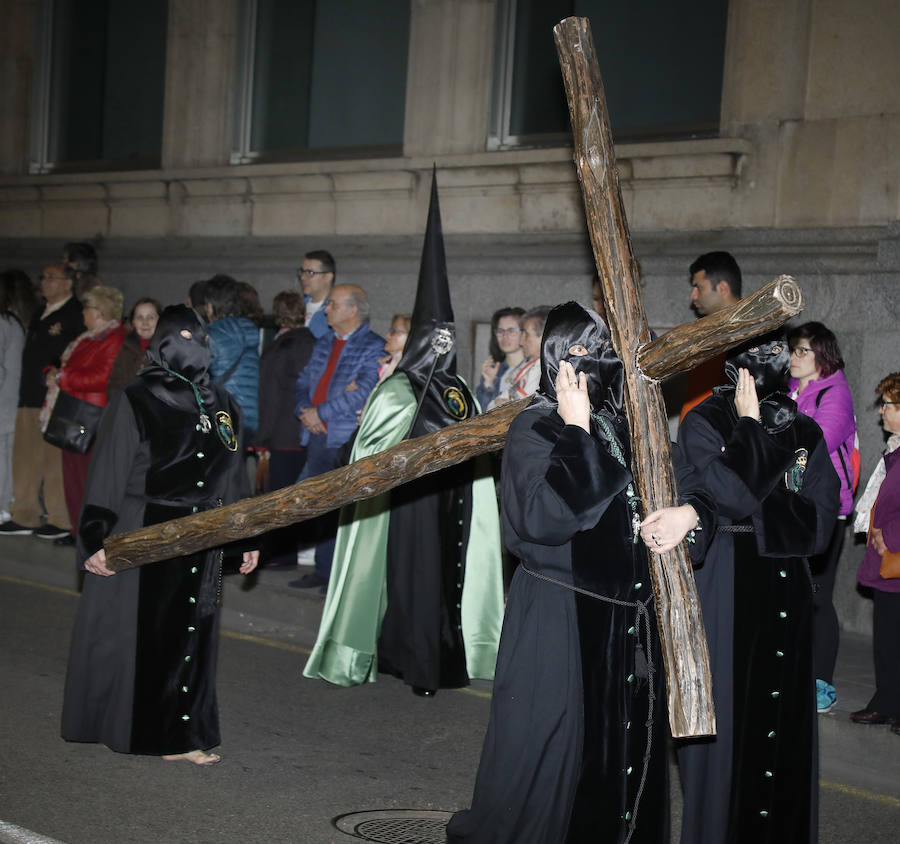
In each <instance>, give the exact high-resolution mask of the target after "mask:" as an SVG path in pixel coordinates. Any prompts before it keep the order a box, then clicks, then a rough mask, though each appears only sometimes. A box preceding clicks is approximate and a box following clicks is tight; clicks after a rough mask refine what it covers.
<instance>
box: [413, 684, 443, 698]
mask: <svg viewBox="0 0 900 844" xmlns="http://www.w3.org/2000/svg"><path fill="white" fill-rule="evenodd" d="M412 693H413V694H414V695H417V696H418V697H434V696H435V695H436V694H437V691H436V690H435V689H426V688H424V687H423V686H413V687H412Z"/></svg>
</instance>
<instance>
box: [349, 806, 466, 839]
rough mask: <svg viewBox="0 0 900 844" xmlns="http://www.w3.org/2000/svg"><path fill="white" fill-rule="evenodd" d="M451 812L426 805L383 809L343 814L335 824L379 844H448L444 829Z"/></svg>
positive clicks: (354, 834)
mask: <svg viewBox="0 0 900 844" xmlns="http://www.w3.org/2000/svg"><path fill="white" fill-rule="evenodd" d="M452 816H453V813H452V812H429V811H426V810H424V809H384V810H382V811H378V812H352V813H351V814H349V815H341V816H340V817H339V818H336V819H335V821H334V825H335V826H336V827H337V828H338V829H339V830H340V831H341V832H346V833H347V834H348V835H353V836H354V837H356V838H360V839H362V840H363V841H375V842H378V844H446V841H447V833H446V831H445V829H446V826H447V822H448V821H449V820H450V818H451V817H452Z"/></svg>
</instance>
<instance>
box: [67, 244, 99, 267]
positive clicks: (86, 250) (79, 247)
mask: <svg viewBox="0 0 900 844" xmlns="http://www.w3.org/2000/svg"><path fill="white" fill-rule="evenodd" d="M63 254H64V255H65V256H66V263H68V264H71V265H72V269H73V270H74V271H75V272H76V273H79V274H80V273H88V274H89V275H97V250H96V249H94V247H93V246H91V244H90V243H84V242H73V243H67V244H66V245H65V246H63Z"/></svg>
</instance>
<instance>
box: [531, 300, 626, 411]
mask: <svg viewBox="0 0 900 844" xmlns="http://www.w3.org/2000/svg"><path fill="white" fill-rule="evenodd" d="M573 346H584V348H585V349H586V350H587V354H586V355H575V354H572V352H571V349H572V347H573ZM564 360H565V361H568V362H569V363H570V364H571V365H572V367H573V369H574V370H575V372H576V373H579V372H583V373H584V374H585V375H586V376H587V385H588V395H589V397H590V400H591V407H592V408H593V409H594V410H596V411H598V412H599V411H601V410H605V411H606V413H607V414H608V415H610V416H612V417H615V416H618V415H619V414H621V412H622V408H623V404H624V389H625V367H624V366H623V365H622V361H621V360H619V358H618V356H617V355H616V352H615V349H613V345H612V340H611V338H610V334H609V329H608V328H607V327H606V324H605V323H604V322H603V320H602V319H600V317H599V316H598V315H597V314H596V313H594V312H593V311H588V310H587V309H586V308H584V307H582V306H581V305H579V304H578V303H577V302H566V303H565V304H564V305H557V306H556V307H555V308H554V309H553V310H552V311H550V313H549V315H548V316H547V322H546V324H545V325H544V335H543V338H542V340H541V383H540V386H539V387H538V392H537V393H536V396H537V399H538V401H545V402H552V403H554V404H555V403H556V400H557V399H556V376H557V375H558V374H559V364H560V361H564Z"/></svg>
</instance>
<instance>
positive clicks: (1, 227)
mask: <svg viewBox="0 0 900 844" xmlns="http://www.w3.org/2000/svg"><path fill="white" fill-rule="evenodd" d="M0 232H3V236H4V237H40V236H41V209H40V208H39V207H38V206H37V205H26V206H24V207H23V206H21V205H20V204H19V203H15V202H2V201H0Z"/></svg>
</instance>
